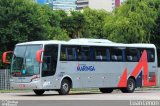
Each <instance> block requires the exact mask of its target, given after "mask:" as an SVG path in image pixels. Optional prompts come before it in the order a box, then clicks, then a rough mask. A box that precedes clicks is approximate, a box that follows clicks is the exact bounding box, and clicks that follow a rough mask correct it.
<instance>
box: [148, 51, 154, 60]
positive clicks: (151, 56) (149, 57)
mask: <svg viewBox="0 0 160 106" xmlns="http://www.w3.org/2000/svg"><path fill="white" fill-rule="evenodd" d="M147 58H148V62H154V61H155V52H154V49H148V50H147Z"/></svg>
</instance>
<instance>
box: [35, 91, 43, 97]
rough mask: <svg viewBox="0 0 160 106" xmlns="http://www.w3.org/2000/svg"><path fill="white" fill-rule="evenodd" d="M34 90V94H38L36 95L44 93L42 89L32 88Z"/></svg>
mask: <svg viewBox="0 0 160 106" xmlns="http://www.w3.org/2000/svg"><path fill="white" fill-rule="evenodd" d="M33 91H34V93H35V94H36V95H38V96H41V95H43V94H44V92H45V91H44V90H33Z"/></svg>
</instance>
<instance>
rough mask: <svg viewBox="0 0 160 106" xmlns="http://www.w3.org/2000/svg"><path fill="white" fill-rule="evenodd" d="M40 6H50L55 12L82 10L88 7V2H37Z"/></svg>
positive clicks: (49, 0) (70, 0)
mask: <svg viewBox="0 0 160 106" xmlns="http://www.w3.org/2000/svg"><path fill="white" fill-rule="evenodd" d="M36 2H37V3H39V4H48V5H49V6H50V7H51V8H52V9H53V10H66V11H68V10H81V9H83V8H85V7H88V5H89V3H88V0H36Z"/></svg>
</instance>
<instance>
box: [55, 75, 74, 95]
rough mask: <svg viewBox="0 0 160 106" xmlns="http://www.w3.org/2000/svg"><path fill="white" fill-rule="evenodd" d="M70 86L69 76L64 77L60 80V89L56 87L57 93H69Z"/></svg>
mask: <svg viewBox="0 0 160 106" xmlns="http://www.w3.org/2000/svg"><path fill="white" fill-rule="evenodd" d="M71 88H72V80H71V78H70V77H64V78H63V79H62V80H61V86H60V89H58V93H59V94H60V95H67V94H69V91H70V89H71Z"/></svg>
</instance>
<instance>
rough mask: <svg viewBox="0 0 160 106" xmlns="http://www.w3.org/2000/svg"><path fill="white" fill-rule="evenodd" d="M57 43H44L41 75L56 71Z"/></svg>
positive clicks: (50, 74)
mask: <svg viewBox="0 0 160 106" xmlns="http://www.w3.org/2000/svg"><path fill="white" fill-rule="evenodd" d="M57 56H58V45H46V46H45V47H44V55H43V64H42V76H43V77H44V76H52V75H54V74H55V72H56V67H57Z"/></svg>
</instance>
